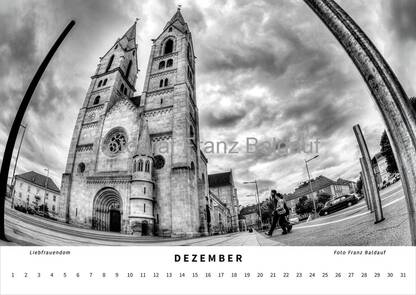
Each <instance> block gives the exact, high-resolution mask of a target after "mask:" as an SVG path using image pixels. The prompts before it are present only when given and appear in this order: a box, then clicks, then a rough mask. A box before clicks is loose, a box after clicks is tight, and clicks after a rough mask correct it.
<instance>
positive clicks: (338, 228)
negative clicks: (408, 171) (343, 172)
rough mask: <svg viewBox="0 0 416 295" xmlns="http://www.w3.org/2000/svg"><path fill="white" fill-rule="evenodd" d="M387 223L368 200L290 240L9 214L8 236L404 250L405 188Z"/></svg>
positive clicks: (387, 195)
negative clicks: (155, 233)
mask: <svg viewBox="0 0 416 295" xmlns="http://www.w3.org/2000/svg"><path fill="white" fill-rule="evenodd" d="M381 197H382V204H383V209H384V216H385V218H386V220H385V221H383V222H381V223H379V224H374V216H373V215H372V214H370V212H369V211H368V210H367V208H366V205H365V202H364V200H362V201H360V202H359V203H358V204H356V205H354V206H352V207H350V208H347V209H344V210H341V211H338V212H335V213H333V214H331V215H328V216H325V217H320V218H318V219H316V220H314V221H312V222H308V223H300V224H298V225H295V226H294V227H293V231H292V233H291V234H289V235H285V236H282V235H281V231H280V230H276V231H275V233H274V234H273V237H271V238H269V237H266V236H265V235H264V234H263V233H257V232H255V233H249V232H242V233H233V234H227V235H220V236H212V237H202V238H194V239H186V240H178V239H171V238H159V237H135V236H131V235H122V234H117V233H110V232H101V231H94V230H89V229H80V228H77V227H73V226H69V225H67V224H64V223H58V222H51V221H49V220H45V219H43V218H40V217H36V216H31V215H27V214H23V213H20V212H17V211H14V210H10V209H8V210H6V235H7V236H8V238H9V240H10V241H11V242H12V243H10V245H16V244H19V245H107V246H114V245H130V246H133V245H147V246H149V245H160V246H167V245H169V246H170V245H175V246H284V245H289V246H291V245H295V246H301V245H302V246H303V245H314V246H333V245H345V246H360V245H374V246H375V245H377V246H382V245H384V246H390V245H391V246H395V245H397V246H399V245H410V232H409V224H408V220H407V213H406V203H405V200H404V195H403V191H402V188H401V183H400V182H398V183H396V184H394V185H392V186H390V187H388V188H386V189H385V190H383V191H382V192H381Z"/></svg>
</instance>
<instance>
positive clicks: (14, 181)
mask: <svg viewBox="0 0 416 295" xmlns="http://www.w3.org/2000/svg"><path fill="white" fill-rule="evenodd" d="M20 126H21V127H22V128H23V133H22V137H21V138H20V143H19V148H18V149H17V155H16V161H15V162H14V168H13V175H12V191H11V194H12V208H14V192H15V190H14V186H15V185H16V179H15V174H16V166H17V161H18V160H19V155H20V148H21V147H22V142H23V137H24V136H25V131H26V126H25V125H23V124H20Z"/></svg>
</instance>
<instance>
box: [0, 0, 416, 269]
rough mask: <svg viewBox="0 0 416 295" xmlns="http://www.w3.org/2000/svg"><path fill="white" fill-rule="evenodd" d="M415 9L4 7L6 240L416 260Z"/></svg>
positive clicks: (372, 2) (374, 4)
mask: <svg viewBox="0 0 416 295" xmlns="http://www.w3.org/2000/svg"><path fill="white" fill-rule="evenodd" d="M415 15H416V1H414V0H368V1H362V0H348V1H347V0H255V1H247V0H241V1H240V0H208V1H192V0H184V1H176V0H154V1H150V0H143V1H142V0H116V1H110V0H102V1H98V0H83V1H81V0H44V1H35V0H15V1H7V0H0V69H1V71H0V101H1V107H0V160H1V163H2V165H1V175H0V194H1V202H0V238H1V240H0V246H2V247H1V248H3V249H6V248H7V249H9V247H13V246H26V247H28V249H29V246H32V247H33V246H36V247H37V249H47V248H43V247H44V246H53V247H58V249H59V247H66V246H69V247H72V246H120V247H121V246H131V247H135V246H140V247H151V246H165V247H167V248H166V249H167V251H169V250H168V249H170V247H174V246H229V247H228V248H229V249H232V247H236V246H237V247H238V246H267V247H270V246H273V247H279V246H294V251H296V248H298V247H300V246H302V249H304V248H303V246H323V247H324V248H323V249H325V248H327V249H329V247H341V248H339V249H349V248H348V247H361V248H360V249H367V247H368V249H370V248H371V247H384V248H382V249H392V248H391V247H393V246H394V247H403V246H404V247H407V248H408V249H409V250H414V246H415V245H416V76H415V75H414V73H415V71H416V18H415ZM412 246H413V247H412ZM39 247H40V248H39ZM342 247H346V248H342ZM17 248H20V247H17ZM23 248H25V247H23ZM209 248H210V247H209ZM209 248H206V249H208V250H207V251H209ZM312 248H314V247H311V249H312ZM71 249H73V248H71ZM75 249H76V247H75ZM161 249H163V248H161ZM175 249H176V248H175ZM224 249H227V248H224ZM239 249H240V248H239ZM256 249H259V248H256ZM275 249H276V250H275V251H276V253H278V252H277V251H279V250H278V249H282V248H275ZM374 249H379V252H380V253H382V251H383V250H380V249H381V248H374ZM126 251H128V250H126ZM162 251H163V250H162ZM243 251H244V250H243ZM250 251H251V250H250ZM257 251H259V250H257ZM302 251H304V250H302ZM392 251H393V250H392ZM341 252H342V251H341ZM341 252H340V253H341ZM334 253H337V252H336V251H335V252H334ZM380 253H379V254H380ZM336 255H338V254H336ZM175 257H178V259H179V260H178V261H180V260H181V259H182V260H183V259H184V258H183V257H181V256H180V255H178V256H175ZM238 257H239V256H238V255H236V256H235V257H233V259H232V260H233V262H235V263H238ZM243 257H244V255H243ZM175 259H176V258H175ZM213 259H214V258H213ZM240 259H241V257H240ZM243 259H244V258H243ZM322 259H324V260H325V259H327V258H322Z"/></svg>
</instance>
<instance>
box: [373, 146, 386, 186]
mask: <svg viewBox="0 0 416 295" xmlns="http://www.w3.org/2000/svg"><path fill="white" fill-rule="evenodd" d="M371 163H372V166H373V170H374V175H375V177H376V181H377V185H378V187H379V188H381V187H383V186H385V185H386V184H387V183H388V182H389V177H390V173H388V172H387V159H386V157H384V156H383V155H382V154H381V153H377V154H375V156H374V157H373V159H372V161H371Z"/></svg>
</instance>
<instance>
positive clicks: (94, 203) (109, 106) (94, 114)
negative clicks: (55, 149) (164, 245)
mask: <svg viewBox="0 0 416 295" xmlns="http://www.w3.org/2000/svg"><path fill="white" fill-rule="evenodd" d="M152 41H153V45H152V48H151V53H150V57H149V62H148V65H147V70H146V75H145V82H144V87H143V92H142V94H141V95H140V96H135V95H134V94H135V92H136V89H135V84H136V78H137V73H138V64H137V47H138V46H137V44H136V23H135V24H134V25H133V26H132V27H131V28H130V29H129V30H128V31H127V32H126V33H125V34H124V35H123V36H122V37H121V38H120V39H118V40H117V41H116V42H115V43H114V45H113V46H112V47H111V48H110V49H109V50H108V51H107V52H106V53H105V55H104V56H103V57H102V58H101V59H100V62H99V64H98V66H97V69H96V72H95V73H94V75H93V76H92V77H91V83H90V87H89V89H88V91H87V94H86V97H85V100H84V103H83V105H82V107H81V109H80V111H79V114H78V118H77V121H76V124H75V128H74V131H73V136H72V141H71V146H70V149H69V154H68V160H67V165H66V170H65V173H64V174H63V176H62V195H63V199H62V203H61V210H62V212H63V214H62V216H61V218H62V219H63V220H65V221H66V222H69V223H73V224H77V225H78V226H84V227H89V228H93V229H97V230H102V231H114V232H123V233H128V234H136V235H153V234H155V235H160V236H197V235H200V234H207V224H206V211H205V205H206V200H205V197H206V196H207V195H208V181H207V172H206V169H207V160H206V158H205V157H204V156H203V155H202V153H201V151H200V148H199V116H198V108H197V104H196V93H195V83H196V82H195V55H194V50H193V42H192V36H191V32H190V30H189V27H188V25H187V24H186V22H185V20H184V18H183V17H182V14H181V12H180V10H179V9H178V11H177V12H176V13H175V15H174V16H173V17H172V18H171V20H170V21H168V22H167V24H166V25H165V26H164V28H163V30H162V31H161V33H160V35H159V36H158V37H157V38H156V39H152Z"/></svg>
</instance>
